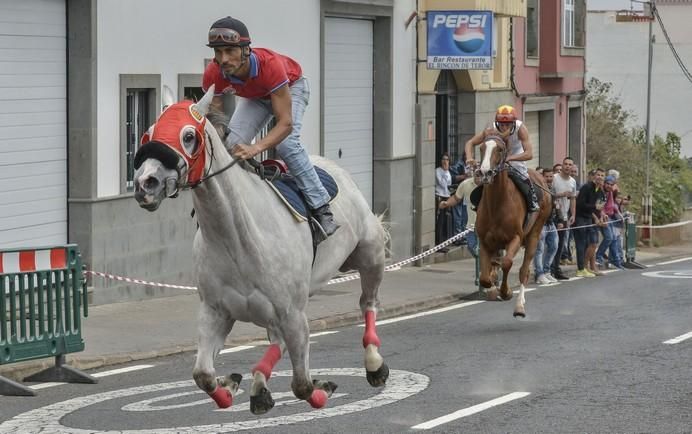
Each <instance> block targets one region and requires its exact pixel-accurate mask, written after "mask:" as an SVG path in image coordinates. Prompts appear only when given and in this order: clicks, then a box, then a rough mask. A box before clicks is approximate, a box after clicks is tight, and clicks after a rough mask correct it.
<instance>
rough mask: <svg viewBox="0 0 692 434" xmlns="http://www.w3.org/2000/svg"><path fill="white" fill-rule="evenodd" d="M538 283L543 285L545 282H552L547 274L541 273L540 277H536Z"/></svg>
mask: <svg viewBox="0 0 692 434" xmlns="http://www.w3.org/2000/svg"><path fill="white" fill-rule="evenodd" d="M536 283H540V284H541V285H545V284H548V283H552V282H551V281H550V280H549V279H548V278H547V277H546V275H545V274H541V275H540V276H538V279H536Z"/></svg>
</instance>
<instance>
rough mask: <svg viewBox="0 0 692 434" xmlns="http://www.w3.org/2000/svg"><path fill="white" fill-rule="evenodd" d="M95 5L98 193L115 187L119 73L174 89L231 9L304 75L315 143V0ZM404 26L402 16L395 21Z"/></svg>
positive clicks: (193, 70) (200, 59)
mask: <svg viewBox="0 0 692 434" xmlns="http://www.w3.org/2000/svg"><path fill="white" fill-rule="evenodd" d="M96 9H97V11H96V12H97V26H96V28H97V50H98V56H97V80H98V81H97V85H98V96H97V99H98V113H97V122H98V136H97V140H98V145H97V160H98V171H97V173H98V187H97V191H98V193H97V194H98V196H99V197H104V196H113V195H117V194H119V193H120V159H121V158H122V156H121V155H120V137H119V134H120V133H119V122H120V119H119V110H120V101H119V95H120V89H119V86H120V84H119V75H120V74H161V83H162V85H168V86H169V87H170V88H171V89H173V91H174V92H176V91H177V89H178V74H201V73H202V72H203V70H204V59H205V58H211V57H212V56H213V52H212V50H211V49H210V48H208V47H206V46H205V44H206V37H207V30H208V29H209V26H210V25H211V24H212V23H213V22H214V21H215V20H217V19H218V18H221V17H224V16H226V15H232V16H234V17H235V18H238V19H240V20H242V21H243V22H244V23H245V24H246V25H247V26H248V30H249V31H250V36H251V38H252V41H253V46H255V47H267V48H271V49H273V50H276V51H278V52H281V53H283V54H287V55H289V56H291V57H293V58H295V59H296V60H297V61H298V62H299V63H300V64H301V66H302V67H303V72H304V74H305V75H306V76H307V77H308V78H309V79H310V81H311V84H312V85H311V91H312V94H311V98H310V107H309V108H308V110H307V112H306V114H305V120H304V127H303V143H304V145H305V146H306V147H307V148H308V151H309V152H311V153H316V152H318V150H319V143H318V140H319V119H320V117H319V115H320V105H319V101H320V95H319V89H320V86H319V80H320V75H319V71H320V58H319V53H320V4H319V0H292V1H290V2H277V1H272V0H253V1H228V0H205V1H204V2H194V1H189V0H147V1H140V0H99V2H98V3H97V6H96ZM401 27H403V24H402V25H401Z"/></svg>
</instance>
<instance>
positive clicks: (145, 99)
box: [120, 75, 161, 193]
mask: <svg viewBox="0 0 692 434" xmlns="http://www.w3.org/2000/svg"><path fill="white" fill-rule="evenodd" d="M159 89H161V77H160V76H158V75H121V76H120V155H121V156H122V157H121V160H120V182H121V184H120V185H121V187H120V192H121V193H126V192H130V191H134V174H135V168H134V161H135V154H136V153H137V149H139V141H140V139H141V138H142V135H143V134H144V133H145V132H146V131H147V130H148V129H149V127H150V126H151V124H153V123H154V121H155V120H156V115H157V114H158V113H159V111H160V101H161V98H160V96H159Z"/></svg>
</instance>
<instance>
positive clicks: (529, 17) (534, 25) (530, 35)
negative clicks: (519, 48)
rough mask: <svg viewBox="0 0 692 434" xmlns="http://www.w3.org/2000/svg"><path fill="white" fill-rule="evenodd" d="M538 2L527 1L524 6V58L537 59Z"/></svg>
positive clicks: (534, 0) (536, 0)
mask: <svg viewBox="0 0 692 434" xmlns="http://www.w3.org/2000/svg"><path fill="white" fill-rule="evenodd" d="M538 23H539V16H538V0H528V2H527V6H526V56H527V57H538V31H539V29H538Z"/></svg>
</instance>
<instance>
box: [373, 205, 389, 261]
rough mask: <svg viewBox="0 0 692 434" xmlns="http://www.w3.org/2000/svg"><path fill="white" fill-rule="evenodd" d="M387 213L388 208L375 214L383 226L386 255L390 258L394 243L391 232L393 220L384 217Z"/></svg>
mask: <svg viewBox="0 0 692 434" xmlns="http://www.w3.org/2000/svg"><path fill="white" fill-rule="evenodd" d="M386 213H387V210H385V211H384V212H382V214H375V218H377V222H378V223H379V224H380V227H381V228H382V236H383V241H384V254H385V257H388V258H389V257H391V256H392V249H391V245H392V244H391V242H392V234H391V228H392V222H389V221H386V220H385V219H384V216H385V214H386Z"/></svg>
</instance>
